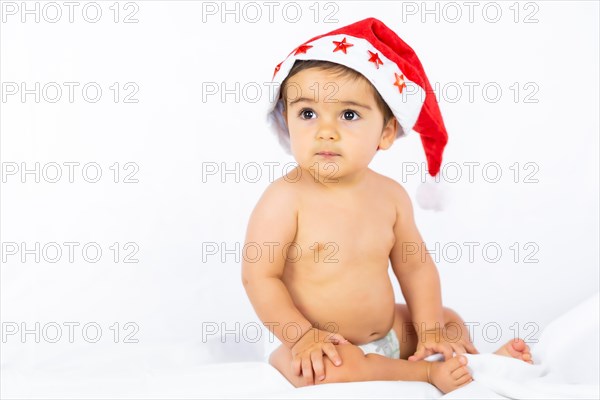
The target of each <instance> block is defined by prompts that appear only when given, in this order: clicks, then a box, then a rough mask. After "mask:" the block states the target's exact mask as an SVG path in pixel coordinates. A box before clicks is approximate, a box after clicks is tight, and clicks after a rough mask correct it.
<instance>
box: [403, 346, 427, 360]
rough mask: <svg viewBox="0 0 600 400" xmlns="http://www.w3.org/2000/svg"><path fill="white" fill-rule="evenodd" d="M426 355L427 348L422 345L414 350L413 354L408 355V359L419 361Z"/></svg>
mask: <svg viewBox="0 0 600 400" xmlns="http://www.w3.org/2000/svg"><path fill="white" fill-rule="evenodd" d="M428 355H429V354H427V350H426V349H425V348H424V347H421V348H420V349H418V350H417V351H415V354H413V355H412V356H410V357H408V361H420V360H422V359H424V358H425V357H427V356H428Z"/></svg>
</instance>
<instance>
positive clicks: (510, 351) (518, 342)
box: [494, 338, 533, 364]
mask: <svg viewBox="0 0 600 400" xmlns="http://www.w3.org/2000/svg"><path fill="white" fill-rule="evenodd" d="M494 354H498V355H501V356H506V357H512V358H516V359H519V360H523V361H525V362H527V363H529V364H533V360H532V359H531V353H530V352H529V346H527V344H525V342H524V341H523V339H519V338H517V339H514V340H511V341H509V342H508V343H506V344H505V345H504V346H502V347H500V348H499V349H498V350H496V351H495V352H494Z"/></svg>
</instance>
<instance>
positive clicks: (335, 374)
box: [242, 18, 532, 393]
mask: <svg viewBox="0 0 600 400" xmlns="http://www.w3.org/2000/svg"><path fill="white" fill-rule="evenodd" d="M399 55H400V56H399ZM278 74H279V76H278ZM386 74H387V75H386ZM411 75H412V76H411ZM275 77H277V79H279V80H280V81H281V86H280V92H279V96H278V97H277V98H276V99H274V100H275V102H276V104H275V105H274V106H273V111H272V114H271V115H272V117H273V118H274V120H275V122H276V123H278V125H279V128H280V133H281V140H282V143H283V144H284V145H286V146H288V145H289V148H290V150H291V153H292V154H293V156H294V158H295V160H296V162H297V164H298V166H297V167H296V168H295V169H294V170H292V171H290V172H288V173H287V174H286V175H285V176H283V177H281V178H279V179H277V180H276V181H274V182H273V183H272V184H270V186H269V187H268V188H267V189H266V190H265V192H264V194H263V195H262V197H261V198H260V200H259V202H258V204H257V205H256V207H255V209H254V210H253V212H252V215H251V217H250V220H249V224H248V229H247V233H246V244H249V243H252V244H253V246H257V247H258V248H260V250H261V251H260V254H261V256H260V257H256V258H254V259H252V260H251V261H250V260H246V258H248V259H250V257H244V258H245V260H244V262H243V266H242V280H243V284H244V287H245V289H246V292H247V294H248V297H249V299H250V301H251V303H252V305H253V307H254V309H255V311H256V313H257V315H258V316H259V318H260V319H261V320H262V321H263V323H264V324H265V326H267V327H268V328H269V329H270V330H272V332H273V333H274V335H275V336H276V337H277V338H278V339H279V340H280V341H281V343H282V344H281V345H280V346H279V347H278V348H277V349H276V350H275V351H274V352H273V353H272V354H271V356H270V358H269V362H270V363H271V364H272V365H273V366H274V367H275V368H276V369H277V370H279V371H280V372H281V373H282V374H283V375H284V376H285V377H286V378H287V379H288V380H289V381H290V382H291V383H292V384H293V385H294V386H296V387H300V386H304V385H310V384H322V383H331V382H350V381H370V380H403V381H423V382H429V383H431V384H433V385H435V386H436V387H437V388H439V389H440V390H441V391H442V392H444V393H447V392H450V391H452V390H455V389H457V388H459V387H461V386H464V385H466V384H468V383H469V382H471V381H472V380H473V378H472V377H471V375H470V373H469V371H468V369H467V367H466V364H467V359H466V357H464V356H461V355H460V354H461V353H471V354H475V353H478V351H477V350H476V349H475V347H474V346H473V344H472V342H471V340H470V338H469V333H468V330H467V327H466V326H465V324H464V322H463V320H462V319H461V317H460V316H459V315H458V314H457V313H456V312H454V311H452V310H450V309H448V308H444V307H442V302H441V293H440V280H439V275H438V272H437V269H436V266H435V264H434V263H433V261H432V260H431V258H430V257H429V255H428V254H425V257H424V258H423V256H422V254H413V253H414V252H408V251H405V250H406V247H405V246H404V244H406V243H423V239H422V238H421V236H420V234H419V231H418V230H417V227H416V226H415V221H414V218H413V209H412V205H411V201H410V199H409V196H408V194H407V193H406V191H405V190H404V188H403V187H402V186H401V185H400V184H398V183H397V182H395V181H394V180H392V179H390V178H387V177H385V176H383V175H380V174H378V173H376V172H374V171H373V170H371V169H369V163H370V162H371V160H372V159H373V157H374V156H375V154H376V153H377V151H378V150H386V149H389V148H390V147H391V146H392V144H393V142H394V140H395V138H396V137H397V136H399V135H402V134H403V132H407V131H408V130H410V129H412V128H413V127H414V129H415V130H419V133H420V134H421V136H422V139H423V143H424V145H425V149H426V153H427V158H428V163H429V171H430V173H431V172H432V171H433V174H434V175H435V174H436V173H437V172H438V171H439V164H440V162H441V153H442V150H443V147H444V145H445V143H446V136H445V128H444V126H443V122H442V119H441V115H439V109H438V106H437V102H436V101H435V98H434V97H433V94H430V93H427V98H426V99H425V100H424V104H423V100H422V97H421V100H420V101H419V100H418V99H417V100H415V97H414V96H413V97H410V96H404V97H403V96H402V93H403V91H407V88H408V87H410V88H411V89H414V88H416V91H412V92H413V93H418V94H419V95H422V94H423V93H420V92H419V90H420V89H421V90H425V91H428V92H431V90H430V86H429V82H428V81H427V78H426V77H425V75H424V72H423V71H422V67H421V65H420V62H419V61H418V59H417V58H416V55H414V52H412V49H410V48H409V47H408V46H407V45H406V44H405V43H404V42H402V41H401V40H400V38H398V37H397V36H396V35H395V34H394V33H393V32H392V31H391V30H389V28H387V27H386V26H385V25H384V24H383V23H382V22H380V21H378V20H376V19H373V18H369V19H366V20H363V21H360V22H357V23H355V24H353V25H350V26H347V27H344V28H341V29H339V30H336V31H333V32H331V33H329V34H326V35H322V36H318V37H317V38H314V39H312V40H310V41H308V42H306V43H305V44H303V45H301V46H299V47H298V48H296V49H295V50H294V51H292V53H290V55H289V56H288V58H287V59H286V60H285V61H284V62H282V63H281V64H279V65H278V66H277V67H276V68H275ZM385 78H389V79H385ZM411 85H412V86H411ZM404 94H406V93H404ZM396 95H398V96H397V99H396V98H394V97H392V96H396ZM432 99H433V100H432ZM415 102H416V103H415ZM415 104H417V105H415ZM277 118H279V120H278V121H277ZM415 122H416V123H415ZM282 249H283V251H282ZM390 262H391V266H392V269H393V272H394V275H395V276H396V278H397V279H398V282H399V284H400V287H401V290H402V293H403V295H404V298H405V299H406V302H407V304H406V305H404V304H396V303H395V298H394V291H393V287H392V283H391V282H390V279H389V274H388V267H389V264H390ZM435 353H441V354H443V356H444V360H443V361H434V362H430V361H426V360H424V359H425V358H426V357H428V356H430V355H432V354H435ZM453 353H456V355H454V354H453ZM496 354H500V355H505V356H510V357H515V358H518V359H521V360H523V361H525V362H529V363H532V360H531V354H530V352H529V347H528V346H527V345H526V344H525V342H524V341H523V340H521V339H516V340H513V341H510V342H508V343H506V344H505V345H504V346H502V347H501V348H500V349H499V350H498V351H497V352H496Z"/></svg>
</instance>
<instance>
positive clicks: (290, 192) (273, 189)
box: [260, 176, 299, 209]
mask: <svg viewBox="0 0 600 400" xmlns="http://www.w3.org/2000/svg"><path fill="white" fill-rule="evenodd" d="M295 183H296V184H295ZM298 198H299V189H298V184H297V182H294V181H292V180H290V179H288V178H287V177H286V176H282V177H280V178H277V179H276V180H274V181H273V182H271V183H270V184H269V186H267V187H266V189H265V190H264V192H263V195H262V197H261V199H260V202H261V203H264V204H266V205H271V206H274V205H276V204H283V205H286V207H287V208H289V209H294V208H295V207H296V206H297V204H298Z"/></svg>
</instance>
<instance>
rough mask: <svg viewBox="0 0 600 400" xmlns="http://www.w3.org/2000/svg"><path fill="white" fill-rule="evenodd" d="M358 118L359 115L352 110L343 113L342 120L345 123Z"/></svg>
mask: <svg viewBox="0 0 600 400" xmlns="http://www.w3.org/2000/svg"><path fill="white" fill-rule="evenodd" d="M358 117H359V115H358V113H357V112H356V111H352V110H345V111H344V115H343V118H344V120H346V121H354V120H356V119H358Z"/></svg>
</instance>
